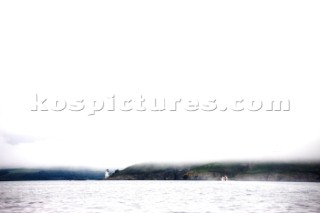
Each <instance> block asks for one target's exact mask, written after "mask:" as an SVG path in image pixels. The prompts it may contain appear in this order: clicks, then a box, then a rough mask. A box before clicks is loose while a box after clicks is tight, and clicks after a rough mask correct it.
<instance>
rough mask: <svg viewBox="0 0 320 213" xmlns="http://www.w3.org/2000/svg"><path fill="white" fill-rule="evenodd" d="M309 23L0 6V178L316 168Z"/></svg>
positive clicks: (218, 5) (181, 11)
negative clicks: (140, 166) (88, 170)
mask: <svg viewBox="0 0 320 213" xmlns="http://www.w3.org/2000/svg"><path fill="white" fill-rule="evenodd" d="M319 10H320V3H319V2H318V1H273V0H270V1H259V2H257V1H241V2H240V1H214V2H213V1H189V0H184V1H166V0H164V1H139V0H138V1H94V2H92V1H70V0H65V1H59V0H58V1H28V2H27V1H1V2H0V168H7V167H56V166H64V167H69V166H76V167H92V168H93V167H94V168H124V167H126V166H129V165H132V164H135V163H142V162H169V163H179V162H202V161H228V160H258V161H266V160H272V161H292V160H295V161H314V160H320V157H319V153H320V132H319V121H320V111H319V109H320V99H319V91H320V84H319V79H320V78H319V73H320V63H319V58H320V52H319V50H320V40H319V38H320V28H319V26H320V23H319V22H320V13H319ZM141 96H142V97H143V98H141ZM155 98H156V99H157V102H158V103H159V104H160V103H162V100H163V99H165V100H166V103H167V104H168V105H169V104H170V103H171V105H170V107H169V106H168V105H166V109H165V110H162V111H154V110H152V104H153V103H154V99H155ZM142 99H143V100H145V101H144V102H143V103H144V104H145V106H144V107H141V106H140V105H139V104H141V100H142ZM45 100H46V101H45ZM112 100H114V102H112ZM139 100H140V101H139ZM176 100H181V102H178V103H177V102H175V101H176ZM191 100H192V101H191ZM214 100H215V101H216V102H213V101H214ZM241 100H243V102H240V101H241ZM253 100H254V101H256V102H255V103H258V105H259V103H263V107H262V108H261V109H259V107H258V108H257V109H259V110H252V109H253V108H252V107H250V103H251V102H250V101H253ZM56 101H58V103H59V104H58V105H55V103H56ZM102 101H104V105H102ZM210 101H211V102H210ZM271 101H283V102H284V103H288V102H290V108H289V109H288V110H281V111H268V110H267V109H268V106H269V105H270V103H271ZM209 103H210V104H211V105H210V106H211V109H213V108H214V107H213V106H215V104H216V105H217V108H216V109H215V110H208V109H209V108H210V107H208V104H209ZM236 103H238V104H239V105H236ZM113 104H114V105H113ZM241 104H246V105H243V106H245V107H242V105H241ZM102 106H103V107H104V108H102ZM112 106H114V107H115V108H114V110H113V111H112V110H111V109H112ZM172 106H176V110H171V109H172ZM225 106H227V110H224V108H225ZM239 107H240V108H239ZM142 109H143V110H142ZM205 109H207V110H205ZM239 109H243V110H239ZM250 109H251V110H250ZM285 109H287V108H285Z"/></svg>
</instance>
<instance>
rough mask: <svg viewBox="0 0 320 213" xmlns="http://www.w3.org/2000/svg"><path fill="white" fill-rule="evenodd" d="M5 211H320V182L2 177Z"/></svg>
mask: <svg viewBox="0 0 320 213" xmlns="http://www.w3.org/2000/svg"><path fill="white" fill-rule="evenodd" d="M0 212H1V213H6V212H10V213H11V212H19V213H20V212H32V213H36V212H46V213H50V212H68V213H70V212H117V213H121V212H151V213H156V212H172V213H173V212H223V213H225V212H254V213H256V212H263V213H265V212H317V213H319V212H320V183H287V182H233V181H229V182H218V181H217V182H216V181H35V182H28V181H26V182H0Z"/></svg>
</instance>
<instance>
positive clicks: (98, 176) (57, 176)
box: [0, 169, 104, 181]
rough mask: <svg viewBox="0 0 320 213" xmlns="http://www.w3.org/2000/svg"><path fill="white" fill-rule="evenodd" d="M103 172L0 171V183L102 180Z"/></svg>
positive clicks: (61, 170) (86, 170)
mask: <svg viewBox="0 0 320 213" xmlns="http://www.w3.org/2000/svg"><path fill="white" fill-rule="evenodd" d="M103 178H104V171H103V170H102V171H97V170H90V169H0V181H22V180H102V179H103Z"/></svg>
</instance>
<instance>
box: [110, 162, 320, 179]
mask: <svg viewBox="0 0 320 213" xmlns="http://www.w3.org/2000/svg"><path fill="white" fill-rule="evenodd" d="M225 175H227V176H228V178H229V180H248V181H249V180H252V181H308V182H320V163H206V164H201V165H184V166H175V165H160V164H139V165H133V166H130V167H128V168H126V169H124V170H121V171H117V172H115V173H114V174H112V175H111V176H110V177H109V178H108V179H109V180H220V179H221V177H222V176H225Z"/></svg>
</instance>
